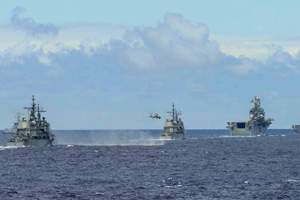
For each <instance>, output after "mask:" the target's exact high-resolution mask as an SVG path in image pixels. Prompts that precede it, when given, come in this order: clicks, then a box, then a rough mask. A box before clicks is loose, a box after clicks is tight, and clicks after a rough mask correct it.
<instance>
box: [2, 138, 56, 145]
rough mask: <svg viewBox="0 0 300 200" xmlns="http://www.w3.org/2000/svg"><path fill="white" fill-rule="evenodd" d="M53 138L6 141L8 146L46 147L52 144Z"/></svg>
mask: <svg viewBox="0 0 300 200" xmlns="http://www.w3.org/2000/svg"><path fill="white" fill-rule="evenodd" d="M51 145H52V140H48V139H31V140H29V141H15V142H10V141H8V142H7V143H6V146H8V147H44V146H51Z"/></svg>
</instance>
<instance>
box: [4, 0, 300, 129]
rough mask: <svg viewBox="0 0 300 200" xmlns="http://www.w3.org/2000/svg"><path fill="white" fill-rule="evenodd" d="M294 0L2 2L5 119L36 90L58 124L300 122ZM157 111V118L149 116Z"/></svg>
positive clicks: (299, 41) (299, 45) (7, 122)
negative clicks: (256, 111)
mask: <svg viewBox="0 0 300 200" xmlns="http://www.w3.org/2000/svg"><path fill="white" fill-rule="evenodd" d="M299 10H300V2H299V1H292V0H291V1H281V0H277V1H271V0H265V1H258V0H228V1H216V0H211V1H201V0H197V1H196V0H195V1H192V0H190V1H176V0H172V1H171V0H165V1H155V0H154V1H149V2H146V1H137V0H136V1H134V0H127V1H115V0H112V1H96V0H95V1H93V0H86V1H75V2H74V1H68V0H65V1H57V0H53V1H49V2H45V1H44V2H42V1H34V0H28V1H14V0H12V1H6V2H3V3H2V4H1V7H0V106H1V108H0V109H1V113H2V115H0V129H4V128H6V127H10V126H11V125H12V123H13V121H14V116H15V113H17V112H21V113H23V114H25V115H26V114H27V113H26V111H25V110H23V107H24V106H25V105H29V104H30V103H31V96H32V95H33V94H34V95H35V96H36V101H37V103H39V104H41V105H42V106H43V108H44V109H45V110H47V112H46V113H44V115H45V117H46V119H48V121H49V122H50V123H51V127H52V129H161V128H162V127H163V124H164V119H165V118H167V117H168V114H167V113H166V112H167V111H168V110H170V109H171V104H172V103H173V102H174V103H175V106H176V107H177V108H178V109H179V110H180V111H181V112H182V113H183V115H182V116H181V117H182V120H183V121H184V123H185V126H186V128H187V129H224V128H225V127H226V124H227V122H229V121H245V120H248V113H249V109H250V107H251V106H252V105H251V103H250V101H251V99H252V98H253V97H254V96H256V95H258V96H260V97H261V99H262V106H263V108H264V109H265V111H266V117H270V118H274V122H273V123H272V125H271V126H270V128H290V127H291V125H293V124H299V123H300V106H299V105H300V89H299V85H300V84H299V77H300V36H299V35H300V29H299V28H297V27H299V26H300V21H299V20H298V19H299V17H300V14H299V12H298V11H299ZM150 113H159V114H161V115H162V117H163V118H162V119H161V120H156V119H151V118H149V114H150Z"/></svg>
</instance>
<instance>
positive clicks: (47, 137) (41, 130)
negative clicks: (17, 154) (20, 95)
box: [6, 96, 54, 147]
mask: <svg viewBox="0 0 300 200" xmlns="http://www.w3.org/2000/svg"><path fill="white" fill-rule="evenodd" d="M34 101H35V99H34V96H32V104H31V106H30V107H24V109H27V110H28V111H29V113H30V114H29V119H28V120H27V119H26V117H25V116H23V117H22V120H21V121H20V122H19V124H18V127H17V133H16V135H15V136H13V137H12V138H11V139H9V140H8V141H7V142H6V146H9V147H21V146H25V147H30V146H50V145H52V142H53V140H54V135H53V134H52V131H51V129H50V124H49V123H48V122H47V121H46V119H45V117H43V118H41V113H42V112H46V111H44V110H43V109H40V106H39V105H38V106H37V107H36V104H35V102H34ZM36 114H37V115H36Z"/></svg>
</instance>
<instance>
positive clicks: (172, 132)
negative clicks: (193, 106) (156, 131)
mask: <svg viewBox="0 0 300 200" xmlns="http://www.w3.org/2000/svg"><path fill="white" fill-rule="evenodd" d="M167 113H169V114H170V115H171V119H166V122H165V125H164V131H163V133H162V134H161V135H160V137H159V138H160V139H183V138H184V135H185V129H184V124H183V122H182V120H181V119H180V118H179V117H178V116H179V115H182V114H181V112H178V111H177V110H176V109H175V105H174V103H173V104H172V111H171V112H167Z"/></svg>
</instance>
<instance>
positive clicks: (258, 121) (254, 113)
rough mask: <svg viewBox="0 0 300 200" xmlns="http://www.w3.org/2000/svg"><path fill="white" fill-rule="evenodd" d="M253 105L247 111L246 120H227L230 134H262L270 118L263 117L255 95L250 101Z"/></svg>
mask: <svg viewBox="0 0 300 200" xmlns="http://www.w3.org/2000/svg"><path fill="white" fill-rule="evenodd" d="M251 102H252V103H253V104H254V106H253V107H252V108H251V109H250V111H249V121H248V122H227V127H226V128H228V129H229V131H230V135H231V136H257V135H264V134H265V132H266V130H267V128H268V127H269V126H270V124H271V123H272V121H273V119H272V118H267V119H265V111H264V109H263V108H261V101H260V98H259V97H257V96H255V97H254V99H252V101H251Z"/></svg>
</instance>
